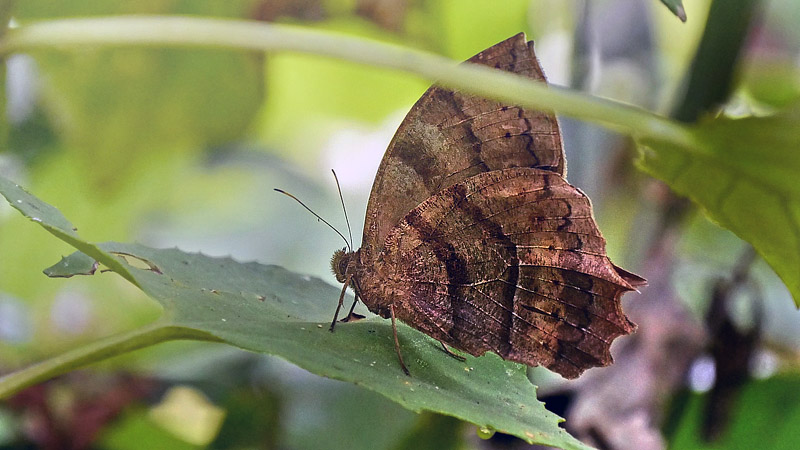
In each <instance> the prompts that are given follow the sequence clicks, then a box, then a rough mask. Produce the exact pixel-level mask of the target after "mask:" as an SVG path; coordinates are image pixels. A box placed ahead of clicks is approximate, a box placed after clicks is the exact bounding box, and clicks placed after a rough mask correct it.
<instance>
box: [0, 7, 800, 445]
mask: <svg viewBox="0 0 800 450" xmlns="http://www.w3.org/2000/svg"><path fill="white" fill-rule="evenodd" d="M714 3H715V4H714V5H712V1H710V0H695V1H690V2H687V4H686V5H685V7H686V14H687V16H688V20H687V22H686V23H682V22H681V21H680V20H679V19H678V18H677V17H675V16H674V15H673V14H672V13H670V11H669V10H668V9H667V8H666V7H665V6H664V5H663V4H662V3H660V2H659V1H657V0H649V1H642V0H603V1H597V0H595V1H585V0H584V1H579V0H570V1H564V0H506V1H504V2H501V3H498V2H486V1H477V0H459V1H453V0H432V1H425V2H422V1H418V0H294V1H288V0H286V1H283V0H276V1H267V0H236V1H229V2H218V1H210V0H202V1H199V0H195V1H174V0H151V1H147V2H135V3H133V2H121V3H119V4H118V3H117V2H103V1H90V2H87V1H72V0H62V1H60V2H57V3H54V2H50V1H44V0H28V1H25V2H18V3H16V4H15V5H14V7H13V10H12V11H13V13H12V16H13V23H14V24H17V25H25V24H27V23H32V22H34V21H37V20H44V19H52V18H62V17H77V16H98V15H113V14H132V13H148V14H184V15H198V16H214V17H230V18H244V19H252V20H260V21H274V22H280V23H291V24H297V25H302V26H307V27H313V28H318V29H323V30H328V31H332V32H339V33H346V34H349V35H356V36H361V37H364V38H368V39H375V40H380V41H384V42H391V43H396V44H401V45H406V46H411V47H416V48H421V49H424V50H428V51H431V52H434V53H438V54H442V55H446V56H448V57H451V58H454V59H456V60H463V59H466V58H468V57H470V56H472V55H473V54H475V53H477V52H479V51H481V50H483V49H484V48H487V47H489V46H491V45H493V44H495V43H497V42H499V41H501V40H504V39H506V38H508V37H510V36H512V35H513V34H516V33H517V32H519V31H525V32H526V33H527V34H528V37H529V39H533V40H535V42H536V52H537V55H538V56H539V59H540V61H541V63H542V65H543V67H544V69H545V73H546V74H547V75H548V78H549V80H550V82H551V83H553V84H558V85H562V86H567V87H571V88H574V89H577V90H581V91H584V92H588V93H591V94H592V95H598V96H603V97H608V98H612V99H615V100H618V101H622V102H626V103H630V104H633V105H637V106H640V107H643V108H645V109H649V110H652V111H656V112H658V113H660V114H663V115H668V116H671V117H673V118H676V119H678V120H682V121H686V122H692V121H694V120H696V119H697V118H698V117H701V116H702V115H704V114H706V113H714V112H717V111H719V109H720V107H721V105H722V103H725V105H724V108H725V110H726V111H727V112H728V113H730V114H739V115H743V114H765V113H768V112H770V111H774V110H775V109H777V108H780V107H782V106H785V105H787V104H790V103H791V102H797V100H798V99H799V98H800V28H799V27H798V26H797V24H798V23H800V3H798V2H795V1H793V0H763V1H755V0H747V1H744V0H737V1H733V0H730V1H727V0H726V1H722V0H718V1H717V2H714ZM709 11H711V14H709ZM707 24H708V26H707ZM704 30H706V32H705V34H704ZM701 40H702V41H705V42H706V43H710V44H709V45H711V46H710V47H708V46H706V48H705V49H703V48H704V47H703V46H701V45H700V42H701ZM698 48H700V49H701V51H700V57H699V58H697V59H695V55H696V54H697V52H698ZM693 61H695V62H694V64H693ZM698 73H701V74H703V75H702V76H695V77H692V76H691V74H698ZM6 77H7V78H6V80H7V81H6V95H7V118H8V123H7V125H6V126H7V127H8V128H7V132H8V142H9V145H8V147H7V148H6V149H4V150H2V151H0V174H2V175H3V176H6V177H8V178H11V179H13V180H15V181H16V182H18V183H20V184H22V185H24V186H26V187H27V188H28V189H29V190H30V191H31V192H33V193H34V194H35V195H37V196H38V197H39V198H41V199H43V200H44V201H46V202H48V203H50V204H52V205H55V206H56V207H58V208H59V209H60V210H61V211H62V212H63V213H64V214H65V215H66V216H67V217H68V218H69V219H70V220H71V221H72V222H73V223H74V224H75V225H76V226H77V227H78V228H79V229H80V233H81V235H82V236H83V237H85V238H87V239H89V240H92V241H107V240H114V241H122V242H127V241H135V242H138V243H142V244H145V245H148V246H153V247H173V246H177V247H179V248H180V249H182V250H185V251H202V252H203V253H206V254H209V255H214V256H225V255H231V256H233V257H234V258H236V259H237V260H240V261H251V260H254V261H258V262H261V263H268V264H278V265H281V266H283V267H286V268H288V269H290V270H292V271H296V272H300V273H307V274H311V275H315V276H319V277H322V278H323V279H325V280H327V281H329V282H330V283H331V284H336V282H335V280H334V278H333V276H332V275H331V274H330V271H329V268H328V267H329V266H328V263H329V258H330V255H331V254H332V253H333V251H334V250H336V249H337V248H340V247H341V246H342V243H341V240H340V239H339V237H338V236H336V235H335V234H334V233H333V232H331V231H330V230H327V229H325V228H324V227H323V226H322V225H321V224H320V223H318V222H317V220H316V219H314V218H313V217H312V216H310V215H309V214H308V213H307V212H305V211H303V210H302V209H301V208H300V207H299V206H298V205H296V204H294V203H293V202H291V201H290V200H288V199H287V198H285V197H283V196H280V195H279V194H277V193H275V192H274V191H273V190H272V189H273V188H275V187H279V188H282V189H284V190H286V191H289V192H291V193H293V194H294V195H296V196H297V197H299V198H301V199H303V201H304V202H306V203H307V204H308V205H309V206H310V207H311V208H313V209H314V210H315V211H316V212H317V213H319V214H320V215H321V216H323V217H325V218H326V219H328V220H329V221H331V222H332V223H334V224H335V225H337V226H339V227H340V228H343V227H344V218H343V215H342V213H341V206H340V204H339V200H338V197H337V194H336V187H335V184H334V181H333V178H332V176H331V173H330V169H335V170H336V172H337V174H338V176H339V180H340V182H341V187H342V191H343V194H344V198H345V201H346V203H347V207H348V211H349V215H350V221H351V223H352V226H353V234H354V235H355V236H357V238H356V239H357V242H356V244H357V245H358V239H359V238H360V235H361V227H362V225H363V222H362V220H363V216H364V211H365V209H366V202H367V198H368V195H369V191H370V187H371V183H372V180H373V177H374V174H375V171H376V169H377V166H378V163H379V162H380V159H381V157H382V156H383V152H384V150H385V149H386V146H387V145H388V143H389V140H390V139H391V137H392V135H393V133H394V131H395V129H396V128H397V126H398V125H399V124H400V121H401V120H402V118H403V116H404V115H405V113H406V112H407V111H408V109H409V108H410V107H411V105H412V104H413V103H414V102H415V101H416V99H417V98H418V97H419V96H420V95H421V94H422V93H423V92H424V90H425V89H426V88H427V87H428V85H429V82H428V81H425V80H420V79H418V78H416V77H414V76H410V75H407V74H402V73H396V72H391V71H388V70H382V69H375V68H371V67H365V66H359V65H353V64H349V63H344V62H340V61H332V60H328V59H323V58H319V57H315V56H308V55H298V54H291V53H279V54H270V55H266V56H265V55H262V54H257V53H247V52H231V51H220V50H197V49H192V50H186V49H158V50H156V49H135V48H126V49H109V48H79V49H74V48H71V49H68V50H65V49H60V50H49V51H36V52H34V53H31V54H19V55H14V56H11V57H9V58H8V59H7V60H6ZM698 80H700V81H698ZM703 83H705V84H703ZM697 89H699V91H698V90H697ZM697 92H700V93H701V94H699V95H698V94H697ZM705 94H708V95H705ZM728 94H730V95H728ZM560 120H561V124H562V132H563V134H564V141H565V145H566V151H567V159H568V161H569V171H568V179H569V181H570V182H571V183H572V184H574V185H576V186H578V187H580V188H581V189H583V190H584V191H585V192H586V193H587V194H588V195H589V196H590V197H591V198H592V200H593V204H594V207H595V214H596V218H597V221H598V224H599V227H600V229H601V230H603V233H604V235H605V237H606V239H607V241H608V251H609V255H610V256H611V258H612V259H613V260H614V261H615V262H616V263H617V264H619V265H620V266H623V267H625V268H627V269H630V270H632V271H634V272H637V273H639V274H641V275H643V276H644V277H646V278H648V279H649V280H650V286H649V287H647V288H645V289H643V290H642V293H641V294H636V293H631V294H627V295H626V297H625V298H624V300H623V301H624V305H625V308H626V311H629V315H630V316H631V318H632V320H633V321H634V322H637V323H638V324H639V332H638V333H637V334H636V335H634V336H633V337H630V338H624V339H620V340H619V341H618V342H619V343H618V344H616V345H615V348H614V352H615V359H616V360H617V363H616V364H615V365H614V366H612V367H611V368H609V369H593V370H591V371H589V372H588V373H587V375H586V376H585V377H582V378H581V379H580V380H578V381H577V382H572V383H566V382H564V380H562V379H560V378H559V377H557V376H554V375H552V374H550V373H548V372H547V371H545V370H538V369H534V370H531V371H530V373H529V375H530V377H531V379H532V380H533V381H534V382H535V383H536V384H537V385H539V386H540V398H542V399H543V400H545V401H546V402H547V404H548V407H549V408H551V409H552V410H553V411H555V412H557V413H559V414H560V415H562V416H564V417H566V418H567V419H568V421H567V423H566V427H567V429H568V430H569V431H570V432H571V433H573V434H574V435H575V436H576V437H578V438H580V439H582V440H584V441H585V442H587V443H589V444H591V445H595V446H597V447H599V448H637V449H647V448H663V447H664V446H669V447H671V448H705V447H708V448H787V449H788V448H800V433H798V432H797V431H796V424H797V423H800V313H798V312H797V310H796V309H795V307H794V303H793V301H792V299H791V297H790V295H789V293H788V291H787V290H786V288H785V287H784V286H783V284H782V283H781V282H780V280H779V279H778V278H777V277H776V276H775V275H774V273H773V272H772V271H771V270H770V269H769V267H768V266H766V264H764V263H763V261H761V260H760V259H759V258H758V257H756V256H755V255H754V253H753V251H752V250H751V249H750V247H749V246H748V245H747V244H746V243H744V242H743V241H741V240H739V239H738V238H737V237H735V236H734V235H732V234H731V233H729V232H727V231H725V230H723V229H721V228H719V227H717V226H716V225H714V224H713V223H711V222H709V221H708V220H707V219H706V218H705V217H704V216H703V214H702V213H701V212H700V211H698V210H697V209H696V208H695V207H693V206H692V205H691V204H689V203H688V202H686V201H685V200H682V199H680V198H676V197H675V196H673V195H672V194H671V193H670V191H669V190H668V188H666V187H665V186H664V185H662V184H660V183H659V182H657V181H655V180H653V179H650V178H648V177H646V176H644V175H643V174H641V173H640V172H638V171H637V169H636V168H635V163H634V161H635V158H636V150H635V148H634V146H633V143H632V142H631V141H630V139H628V138H627V137H624V136H619V135H616V134H614V133H611V132H609V131H607V130H604V129H602V128H599V127H596V126H593V125H590V124H586V123H581V122H577V121H573V120H568V119H565V118H560ZM798 132H800V130H798ZM766 232H768V231H766ZM69 253H71V249H70V248H69V247H68V246H66V244H63V243H61V242H60V241H57V240H56V239H54V238H52V237H51V236H50V235H49V234H47V233H46V232H45V231H44V230H42V229H41V228H39V227H36V226H33V225H32V224H31V223H30V222H29V221H27V220H25V219H23V218H22V217H21V216H20V215H19V214H17V213H16V212H15V211H13V210H12V209H11V208H10V207H8V205H6V204H5V203H2V204H0V255H2V257H1V258H0V373H5V372H8V371H11V370H13V369H15V368H19V367H21V366H25V365H27V364H30V363H32V362H35V361H37V360H41V359H43V358H45V357H48V356H51V355H54V354H57V353H59V352H61V351H64V350H66V349H69V348H73V347H75V346H76V345H79V344H80V343H85V342H90V341H92V340H93V339H96V338H98V337H103V336H108V335H110V334H113V333H117V332H121V331H124V330H128V329H131V328H134V327H136V326H140V325H142V324H144V323H148V322H150V321H152V320H153V319H154V318H156V317H157V316H158V315H159V313H160V308H159V307H158V306H157V305H156V303H155V302H153V301H151V300H150V299H148V298H146V297H145V296H144V295H143V294H142V293H141V292H140V291H139V290H137V289H136V288H134V287H133V286H131V285H129V284H128V283H127V282H125V281H124V280H122V279H121V278H118V277H87V278H76V279H69V280H61V279H47V278H46V277H45V276H44V275H43V274H42V272H41V270H42V269H43V268H45V267H48V266H50V265H51V264H53V263H55V262H56V261H57V260H58V259H59V258H60V257H61V256H62V255H66V254H69ZM320 301H325V302H329V303H330V305H331V312H333V308H334V303H335V299H320ZM484 437H486V436H484ZM37 447H39V448H71V449H83V448H108V449H128V448H206V447H211V448H237V449H245V448H253V449H256V448H258V449H271V448H285V449H307V448H309V449H310V448H314V449H316V448H330V449H336V448H348V449H359V448H364V449H401V448H465V449H493V448H527V447H528V446H527V445H526V444H525V443H524V442H522V441H519V440H516V439H515V438H511V437H506V436H501V435H495V436H493V437H491V438H490V439H488V440H483V439H481V438H480V437H479V436H478V433H476V430H475V427H474V426H473V425H469V424H464V423H461V422H459V421H457V420H455V419H451V418H447V417H441V416H435V415H433V414H422V415H417V414H414V413H412V412H410V411H406V410H404V409H402V408H401V407H400V406H398V405H396V404H394V403H392V402H390V401H388V400H385V399H384V398H382V397H380V396H378V395H377V394H373V393H371V392H368V391H366V390H363V389H361V388H359V387H357V386H353V385H349V384H345V383H341V382H336V381H332V380H327V379H323V378H320V377H317V376H315V375H311V374H308V373H307V372H305V371H303V370H302V369H299V368H297V367H294V366H292V365H290V364H288V363H285V362H283V361H281V360H279V359H276V358H271V357H267V356H263V355H255V354H250V353H245V352H243V351H240V350H237V349H234V348H229V347H226V346H221V345H212V344H198V343H170V344H162V345H159V346H157V347H155V348H151V349H147V350H145V351H138V352H136V353H133V354H130V355H126V356H124V357H120V358H115V359H113V360H111V361H107V362H104V363H102V364H100V365H96V366H93V367H92V368H91V369H88V370H85V371H79V372H75V373H72V374H70V375H67V376H64V377H61V378H59V379H57V380H53V381H51V382H47V383H45V384H43V385H40V386H37V387H34V388H30V389H28V390H26V391H24V392H22V393H20V394H18V395H17V396H15V397H14V398H12V399H11V400H9V401H5V402H3V403H0V449H3V448H8V449H15V448H37Z"/></svg>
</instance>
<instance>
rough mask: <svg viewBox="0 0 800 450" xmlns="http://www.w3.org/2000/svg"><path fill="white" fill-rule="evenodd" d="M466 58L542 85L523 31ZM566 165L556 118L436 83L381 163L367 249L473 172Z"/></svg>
mask: <svg viewBox="0 0 800 450" xmlns="http://www.w3.org/2000/svg"><path fill="white" fill-rule="evenodd" d="M468 61H469V62H472V63H477V64H483V65H487V66H492V67H496V68H498V69H501V70H506V71H509V72H514V73H517V74H520V75H524V76H528V77H530V78H533V79H536V80H540V81H542V82H544V81H545V79H544V74H543V73H542V69H541V67H540V66H539V62H538V60H537V59H536V56H535V55H534V53H533V42H526V41H525V35H524V34H523V33H520V34H518V35H516V36H514V37H512V38H509V39H507V40H505V41H503V42H500V43H499V44H497V45H494V46H493V47H490V48H488V49H487V50H484V51H483V52H481V53H479V54H477V55H475V56H474V57H472V58H470V59H469V60H468ZM565 164H566V163H565V159H564V153H563V148H562V144H561V134H560V132H559V129H558V123H557V121H556V118H555V116H554V115H552V114H548V113H543V112H539V111H532V110H526V109H522V108H519V107H516V106H511V105H504V104H502V103H498V102H496V101H492V100H487V99H484V98H479V97H475V96H472V95H469V94H463V93H460V92H454V91H451V90H448V89H445V88H441V87H437V86H433V87H431V88H430V89H428V91H426V92H425V94H424V95H423V96H422V98H420V99H419V101H417V103H416V104H415V105H414V107H413V108H411V111H410V112H409V113H408V115H407V116H406V118H405V119H404V120H403V123H402V124H401V125H400V128H399V129H398V130H397V133H396V134H395V136H394V138H393V139H392V142H391V144H389V148H388V149H387V150H386V154H385V155H384V157H383V160H382V161H381V165H380V167H379V168H378V173H377V175H376V176H375V182H374V184H373V186H372V191H371V193H370V198H369V204H368V205H367V215H366V219H365V224H364V239H363V242H362V245H364V246H371V247H373V248H374V249H376V250H379V249H380V248H381V247H382V246H383V243H384V239H385V238H386V236H387V235H388V234H389V231H390V230H391V229H392V228H393V227H394V226H395V225H396V224H397V223H398V222H399V221H400V220H401V219H402V218H403V217H404V216H405V215H406V214H408V212H409V211H411V210H412V209H414V208H415V207H416V206H417V205H419V204H420V203H422V202H423V201H424V200H425V199H427V198H428V197H430V196H431V195H433V194H436V193H437V192H439V191H440V190H442V189H445V188H447V187H448V186H451V185H453V184H456V183H459V182H461V181H463V180H465V179H467V178H469V177H471V176H473V175H475V174H478V173H481V172H488V171H491V170H497V169H504V168H509V167H538V168H540V169H544V170H550V171H553V172H555V173H558V174H561V175H562V176H563V175H564V174H565V169H566V165H565Z"/></svg>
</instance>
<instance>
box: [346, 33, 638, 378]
mask: <svg viewBox="0 0 800 450" xmlns="http://www.w3.org/2000/svg"><path fill="white" fill-rule="evenodd" d="M469 62H471V63H477V64H483V65H487V66H492V67H495V68H497V69H500V70H505V71H509V72H514V73H517V74H520V75H524V76H527V77H530V78H533V79H535V80H538V81H541V82H545V77H544V74H543V73H542V69H541V67H540V66H539V63H538V61H537V59H536V56H535V55H534V53H533V42H526V41H525V35H524V34H523V33H520V34H518V35H516V36H514V37H512V38H510V39H508V40H506V41H503V42H500V43H499V44H497V45H495V46H493V47H490V48H489V49H487V50H484V51H483V52H481V53H479V54H477V55H475V56H474V57H472V58H470V59H469ZM565 174H566V161H565V159H564V152H563V148H562V143H561V134H560V132H559V129H558V123H557V121H556V118H555V116H553V115H552V114H548V113H544V112H539V111H531V110H526V109H522V108H520V107H517V106H512V105H504V104H501V103H498V102H495V101H492V100H487V99H484V98H479V97H475V96H473V95H470V94H465V93H461V92H455V91H451V90H448V89H445V88H442V87H437V86H433V87H431V88H430V89H428V91H427V92H426V93H425V94H424V95H423V96H422V98H420V100H419V101H418V102H417V103H416V104H415V105H414V107H413V108H412V109H411V111H410V112H409V113H408V115H407V116H406V118H405V120H404V121H403V123H402V124H401V125H400V128H399V129H398V130H397V133H396V134H395V136H394V139H393V140H392V142H391V144H390V145H389V148H388V150H386V154H385V155H384V157H383V161H382V162H381V165H380V168H379V169H378V173H377V175H376V177H375V183H374V184H373V187H372V192H371V194H370V198H369V204H368V206H367V216H366V223H365V226H364V236H363V240H362V246H361V248H360V249H358V250H357V251H355V252H347V251H346V250H339V251H337V252H336V253H335V254H334V257H333V259H332V261H331V265H332V266H333V270H334V273H335V274H336V278H337V279H338V280H339V281H340V282H342V283H345V285H344V287H343V290H342V294H344V290H345V289H346V288H347V286H351V287H352V288H353V289H354V291H355V294H356V302H357V301H358V299H359V298H360V299H361V301H362V302H364V304H365V305H366V306H367V308H369V310H370V311H372V312H374V313H376V314H378V315H380V316H381V317H384V318H391V319H392V326H393V330H394V337H395V344H396V348H397V354H398V357H399V359H400V364H401V366H402V368H403V370H404V371H405V372H406V373H408V370H407V369H406V367H405V364H404V363H403V359H402V355H401V352H400V345H399V342H398V341H397V330H396V324H395V319H399V320H401V321H403V322H405V323H407V324H408V325H410V326H412V327H414V328H416V329H418V330H420V331H422V332H423V333H425V334H427V335H429V336H431V337H433V338H434V339H437V340H439V341H440V342H441V343H442V344H443V346H444V348H445V350H447V347H446V345H444V344H448V345H450V346H452V347H454V348H456V349H459V350H463V351H465V352H467V353H469V354H471V355H475V356H479V355H482V354H484V353H485V352H487V351H491V352H494V353H497V354H498V355H500V356H501V357H503V358H505V359H507V360H511V361H516V362H520V363H523V364H527V365H530V366H536V365H543V366H545V367H547V368H549V369H550V370H553V371H555V372H558V373H559V374H561V375H562V376H564V377H566V378H575V377H577V376H578V375H580V374H581V373H582V372H583V371H584V370H586V369H587V368H590V367H594V366H606V365H609V364H610V363H611V362H612V359H611V354H610V353H609V346H610V345H611V341H613V340H614V338H616V337H618V336H621V335H625V334H629V333H631V332H632V331H633V330H634V329H635V325H634V324H633V323H631V322H630V321H629V320H628V318H627V317H626V316H625V314H624V313H623V312H622V308H621V306H620V297H621V295H622V294H623V293H624V292H626V291H631V290H635V287H636V286H641V285H643V284H645V283H646V281H645V280H644V279H642V278H640V277H639V276H637V275H634V274H632V273H630V272H627V271H625V270H622V269H620V268H618V267H616V266H615V265H614V264H612V263H611V261H610V260H609V258H608V257H607V256H606V252H605V240H604V239H603V237H602V235H601V234H600V231H599V230H598V229H597V226H596V224H595V222H594V218H593V217H592V207H591V204H590V202H589V199H588V198H587V197H586V195H584V194H583V192H581V191H580V190H579V189H578V188H576V187H574V186H572V185H570V184H569V183H567V181H566V180H565V179H564V176H565ZM354 305H355V303H354ZM341 306H342V297H340V299H339V306H338V307H337V309H336V315H338V313H339V309H340V308H341ZM351 312H352V308H351ZM348 317H350V316H348ZM335 322H336V316H334V321H333V323H332V324H331V330H333V326H334V324H335Z"/></svg>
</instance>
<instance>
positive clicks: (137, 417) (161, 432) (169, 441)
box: [99, 408, 205, 450]
mask: <svg viewBox="0 0 800 450" xmlns="http://www.w3.org/2000/svg"><path fill="white" fill-rule="evenodd" d="M99 443H100V446H101V447H102V448H106V449H109V450H135V449H140V448H169V449H173V450H196V449H201V448H205V447H204V446H200V445H194V444H191V443H189V442H186V441H184V440H183V439H180V438H179V437H178V436H175V435H174V434H172V433H170V432H169V431H167V430H166V429H164V428H162V427H161V426H159V425H158V424H157V423H155V422H154V421H153V420H152V419H150V417H149V416H148V414H147V410H146V409H144V408H132V409H131V410H130V411H128V412H126V413H125V414H124V415H123V416H122V417H120V418H119V419H117V420H116V421H115V422H114V424H112V425H111V426H109V427H108V428H107V429H105V430H103V433H102V434H101V436H100V437H99Z"/></svg>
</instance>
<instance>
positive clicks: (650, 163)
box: [639, 103, 800, 306]
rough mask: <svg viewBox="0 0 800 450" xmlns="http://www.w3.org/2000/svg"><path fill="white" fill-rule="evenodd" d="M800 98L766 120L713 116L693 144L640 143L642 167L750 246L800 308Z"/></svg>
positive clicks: (696, 129)
mask: <svg viewBox="0 0 800 450" xmlns="http://www.w3.org/2000/svg"><path fill="white" fill-rule="evenodd" d="M798 129H800V103H795V106H794V107H793V108H788V109H786V110H784V111H782V112H781V113H779V114H776V115H773V116H769V117H747V118H743V119H733V118H729V117H718V118H715V119H711V120H707V121H704V122H701V123H700V124H699V125H698V126H696V127H695V128H694V129H693V131H694V134H695V138H696V141H697V143H696V145H695V146H693V147H682V146H678V145H675V144H670V143H666V142H664V141H656V140H642V141H640V142H639V143H640V148H641V149H642V159H641V160H640V165H641V167H642V168H643V169H644V170H645V171H646V172H648V173H649V174H651V175H653V176H654V177H656V178H660V179H661V180H664V181H665V182H666V183H667V184H669V185H670V187H671V188H672V189H673V190H675V191H676V192H678V193H679V194H681V195H686V196H688V197H689V198H691V199H692V200H694V201H695V202H696V203H698V204H699V205H700V206H702V207H703V208H704V209H705V211H706V213H707V214H708V216H709V217H710V218H711V219H712V220H714V221H716V222H717V223H718V224H720V225H721V226H723V227H725V228H728V229H729V230H731V231H733V232H734V233H736V234H737V235H738V236H739V237H740V238H742V239H744V240H745V241H747V242H749V243H750V244H752V245H753V247H755V249H756V250H757V251H758V253H759V254H760V255H761V256H762V257H763V258H764V260H766V261H767V263H769V265H770V266H771V267H772V269H773V270H775V272H776V273H777V274H778V276H780V278H781V279H782V280H783V282H784V283H785V284H786V286H787V287H788V288H789V291H790V292H791V293H792V296H793V297H794V300H795V303H796V304H797V305H799V306H800V183H798V179H800V154H799V153H798V152H797V150H798V149H799V148H800V133H798V132H797V130H798Z"/></svg>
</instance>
